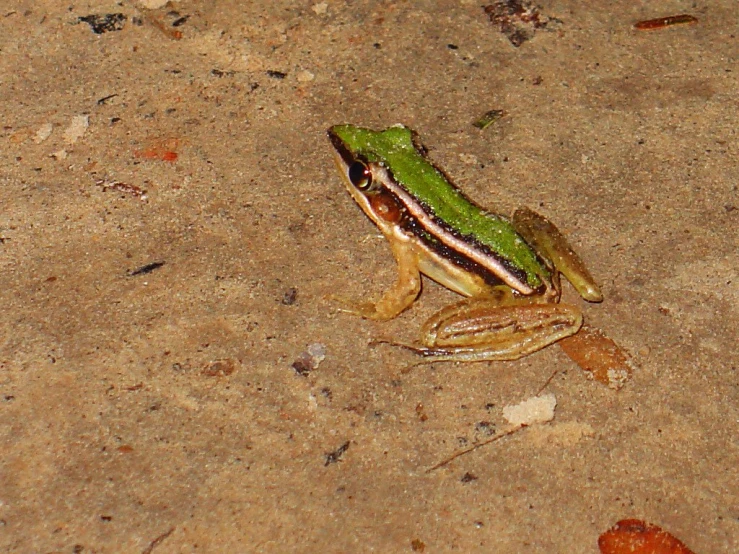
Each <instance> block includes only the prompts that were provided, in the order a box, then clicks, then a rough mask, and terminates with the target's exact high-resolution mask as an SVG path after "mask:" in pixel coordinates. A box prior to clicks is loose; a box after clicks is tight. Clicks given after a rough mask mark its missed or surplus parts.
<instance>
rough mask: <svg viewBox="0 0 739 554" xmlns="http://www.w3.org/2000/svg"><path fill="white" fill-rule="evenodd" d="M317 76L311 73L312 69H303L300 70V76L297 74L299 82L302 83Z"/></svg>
mask: <svg viewBox="0 0 739 554" xmlns="http://www.w3.org/2000/svg"><path fill="white" fill-rule="evenodd" d="M315 78H316V76H315V75H313V73H311V72H310V71H306V70H305V69H304V70H303V71H300V72H298V76H297V79H298V82H300V83H308V82H310V81H312V80H313V79H315Z"/></svg>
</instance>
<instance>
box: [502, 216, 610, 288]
mask: <svg viewBox="0 0 739 554" xmlns="http://www.w3.org/2000/svg"><path fill="white" fill-rule="evenodd" d="M512 223H513V226H514V227H515V228H516V231H518V232H519V233H520V234H521V236H523V238H525V239H526V241H527V242H529V243H530V244H531V245H532V246H534V248H535V249H536V250H537V251H538V252H539V253H540V254H541V255H542V256H544V257H546V258H548V259H550V260H552V263H553V264H554V267H556V268H557V270H558V271H560V272H561V273H562V274H563V275H564V276H565V277H567V280H568V281H569V282H570V283H572V286H573V287H575V290H576V291H577V292H578V293H579V294H580V296H582V297H583V298H584V299H585V300H588V301H590V302H600V301H601V300H603V295H602V294H601V292H600V289H599V288H598V285H597V284H596V283H595V280H594V279H593V277H592V276H591V275H590V272H589V271H588V269H587V268H586V267H585V264H584V263H583V261H582V260H581V259H580V257H579V256H578V255H577V254H576V253H575V251H574V250H573V249H572V247H571V246H570V243H569V242H567V239H566V238H565V236H564V235H563V234H562V233H561V232H560V231H559V229H557V227H555V226H554V224H553V223H552V222H551V221H549V220H548V219H547V218H545V217H544V216H542V215H540V214H538V213H536V212H535V211H533V210H530V209H529V208H526V207H522V208H519V209H517V210H516V211H515V213H514V214H513V218H512Z"/></svg>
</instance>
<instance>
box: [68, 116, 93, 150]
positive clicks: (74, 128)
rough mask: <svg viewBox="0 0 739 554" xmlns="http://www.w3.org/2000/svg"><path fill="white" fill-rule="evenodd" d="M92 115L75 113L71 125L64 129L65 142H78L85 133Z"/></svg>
mask: <svg viewBox="0 0 739 554" xmlns="http://www.w3.org/2000/svg"><path fill="white" fill-rule="evenodd" d="M89 120H90V116H87V115H75V116H74V117H73V118H72V122H71V123H70V124H69V127H67V128H66V129H64V142H66V143H67V144H74V143H75V142H77V141H78V140H79V139H80V138H81V137H82V135H84V134H85V131H86V130H87V126H88V125H89Z"/></svg>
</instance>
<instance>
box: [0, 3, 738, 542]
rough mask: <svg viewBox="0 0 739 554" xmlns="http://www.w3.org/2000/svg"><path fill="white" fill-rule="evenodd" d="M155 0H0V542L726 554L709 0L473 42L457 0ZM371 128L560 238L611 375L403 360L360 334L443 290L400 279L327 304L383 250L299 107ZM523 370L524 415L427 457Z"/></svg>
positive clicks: (717, 21) (718, 163)
mask: <svg viewBox="0 0 739 554" xmlns="http://www.w3.org/2000/svg"><path fill="white" fill-rule="evenodd" d="M159 4H162V2H157V1H156V0H149V1H146V2H141V3H136V2H133V1H131V0H124V1H122V2H114V1H83V2H76V3H61V2H55V1H51V0H35V1H30V0H17V1H16V0H11V1H6V2H4V3H3V6H2V8H0V53H1V55H0V91H2V99H3V101H2V103H1V104H0V116H1V118H2V125H3V129H2V136H1V137H0V156H1V158H0V159H1V161H2V165H0V268H1V273H0V274H1V275H2V281H1V282H2V286H1V287H0V302H1V305H2V314H3V316H2V322H1V327H0V441H1V442H0V444H2V454H0V549H2V551H4V552H21V553H31V552H38V553H49V552H63V553H72V552H75V553H80V552H82V553H88V552H90V553H93V552H94V553H110V552H142V553H151V552H154V553H155V554H160V553H163V552H305V553H309V552H310V553H313V552H337V553H338V552H427V553H428V552H496V553H522V552H526V553H547V554H551V553H593V554H595V553H597V552H598V547H597V538H598V536H599V535H600V534H601V533H603V532H604V531H606V530H607V529H608V528H610V527H611V526H612V525H614V524H615V522H616V521H618V520H621V519H624V518H639V519H643V520H645V521H648V522H651V523H654V524H657V525H659V526H661V527H663V528H664V529H665V530H667V531H669V532H671V533H673V534H674V535H675V536H677V537H678V538H679V539H681V540H682V541H683V542H684V543H685V544H686V545H688V546H689V547H690V548H691V549H692V550H693V551H694V552H696V554H708V553H712V554H717V553H718V554H721V553H725V554H728V553H732V552H736V551H737V550H738V548H737V547H738V545H739V519H738V518H739V501H738V496H739V495H738V492H739V485H738V484H737V483H738V482H739V480H738V473H739V471H738V470H737V468H738V467H739V464H738V463H737V460H738V459H739V458H738V457H739V447H738V445H737V438H736V437H737V420H739V413H738V411H737V405H738V402H737V400H738V398H737V396H738V395H737V363H738V362H737V355H736V343H737V327H738V326H739V316H738V314H737V306H738V305H739V294H738V291H739V287H738V285H737V283H738V282H739V280H738V276H737V274H738V273H739V270H738V267H739V264H737V250H738V247H739V233H738V232H737V229H739V221H738V219H737V218H738V217H739V211H738V210H737V206H739V198H738V194H737V183H738V182H739V169H738V166H737V155H738V154H739V148H738V147H737V127H738V123H739V121H738V117H737V105H738V102H739V79H738V76H739V64H738V63H737V58H738V57H739V48H738V44H739V43H738V42H737V29H738V28H739V24H738V23H739V17H738V16H737V10H736V3H735V1H734V0H717V1H715V2H703V3H693V2H687V1H681V0H667V1H665V2H659V3H654V2H633V1H631V0H629V1H626V0H611V1H599V2H578V1H575V0H554V1H548V0H544V1H540V2H539V5H540V11H539V12H538V13H539V16H538V18H536V17H535V16H533V15H532V14H531V13H528V12H527V13H524V14H519V16H518V17H517V16H516V15H515V14H514V15H513V16H512V21H511V23H510V25H512V27H507V26H506V24H505V22H504V24H503V26H502V31H501V26H500V25H497V24H494V23H493V22H491V20H490V18H489V15H488V14H487V13H486V12H485V11H484V10H483V8H482V7H481V4H482V3H481V2H475V1H472V0H460V1H448V0H447V1H443V0H442V1H436V2H431V1H419V2H371V1H367V0H359V1H354V2H342V1H325V2H315V3H311V2H289V1H276V2H269V3H267V2H239V1H235V0H223V1H219V2H203V1H195V0H193V1H183V2H171V3H169V4H168V5H165V6H161V7H157V5H159ZM146 6H149V7H150V8H154V9H147V7H146ZM682 13H688V14H691V15H693V16H694V17H696V18H697V20H698V21H697V23H695V24H692V25H690V24H684V25H677V26H674V27H669V28H663V29H656V30H646V31H640V30H636V29H634V27H633V24H634V23H635V22H637V21H639V20H645V19H650V18H653V17H659V16H665V15H675V14H682ZM117 14H121V15H117ZM527 14H528V16H529V17H528V19H532V18H534V21H530V22H529V23H525V22H524V21H523V19H526V18H527ZM90 16H98V17H90ZM80 18H84V19H82V20H80ZM537 22H538V28H537V25H536V23H537ZM511 39H513V40H511ZM514 42H517V43H518V46H516V45H514ZM493 109H500V110H504V112H505V114H506V115H505V116H504V117H503V118H502V119H500V120H499V121H497V122H495V123H494V124H492V125H491V126H490V127H489V128H488V129H486V130H484V131H481V130H479V129H477V128H475V127H473V126H472V123H473V122H474V121H475V120H477V119H478V118H479V117H480V116H481V115H482V114H484V113H485V112H487V111H489V110H493ZM398 122H402V123H405V124H406V125H409V126H410V127H412V128H413V129H415V130H416V131H417V132H418V133H419V135H420V136H421V138H422V139H423V141H424V143H425V145H426V146H427V147H428V149H429V156H430V157H431V159H432V160H433V161H434V162H436V163H437V164H438V165H440V166H441V167H443V168H444V169H445V170H446V172H447V173H448V174H449V175H451V176H453V177H454V179H455V181H456V183H457V184H458V185H459V186H460V187H461V188H462V189H463V190H464V191H465V192H467V193H468V194H469V195H470V196H471V197H472V198H474V199H475V200H476V201H477V202H479V203H480V204H482V205H484V206H486V207H489V208H491V209H497V210H499V211H500V212H502V213H510V212H511V211H512V210H513V209H514V208H515V207H516V206H518V205H524V204H525V205H528V206H530V207H532V208H535V209H536V210H537V211H540V212H541V213H543V214H545V215H547V216H548V217H550V218H551V219H552V220H553V221H554V222H556V223H557V224H558V225H559V227H560V228H561V229H562V230H563V231H564V232H565V233H566V234H567V235H568V236H569V237H570V239H571V241H572V243H573V244H574V245H575V246H576V247H577V249H578V251H579V252H580V253H581V255H582V257H583V258H584V260H585V261H586V262H587V264H588V266H589V267H590V269H591V270H592V273H593V274H594V275H595V277H596V279H597V280H598V281H599V282H600V283H601V284H602V288H603V291H604V294H605V301H604V302H603V303H602V304H598V305H585V303H583V302H581V301H580V300H578V299H577V298H576V296H575V294H574V293H573V291H572V289H571V288H569V287H566V290H565V298H566V299H567V300H568V301H570V302H574V303H577V304H579V305H582V306H583V309H584V310H585V314H586V319H587V320H588V322H589V323H590V324H591V325H593V326H595V327H599V328H601V329H604V330H605V331H606V332H607V333H608V335H609V336H611V337H612V338H614V339H615V340H616V341H617V342H618V343H619V344H620V345H621V346H622V347H623V348H625V349H626V350H627V351H629V352H630V353H631V355H632V357H633V361H634V364H635V368H636V369H635V371H634V374H633V377H632V378H631V380H630V381H629V382H628V383H626V385H625V386H624V387H623V388H622V389H621V390H619V391H614V390H612V389H609V388H608V387H605V386H603V385H602V384H600V383H598V382H596V381H593V380H589V379H588V378H587V374H586V373H585V372H583V371H581V370H580V369H579V368H578V367H577V366H576V365H575V364H574V363H573V362H572V361H570V359H569V358H568V357H567V356H565V355H564V354H563V353H562V351H561V350H560V349H559V347H551V348H547V349H545V350H543V351H541V352H538V353H536V354H534V355H531V356H529V357H526V358H524V359H522V360H519V361H516V362H498V363H473V364H456V363H435V364H430V365H422V366H418V367H414V368H412V369H411V370H410V371H406V369H408V367H409V366H411V365H412V364H413V363H414V362H415V361H416V359H415V358H414V357H413V356H412V354H410V353H408V352H404V351H400V350H398V349H396V348H392V347H390V346H382V345H379V346H372V345H371V344H370V342H371V341H372V339H377V338H395V339H398V340H405V341H412V340H413V339H414V338H415V336H416V332H417V331H416V330H417V328H418V327H419V326H420V325H421V323H422V322H423V321H424V320H425V319H426V318H427V317H429V315H430V314H431V313H433V312H434V311H435V310H437V309H439V308H440V307H442V306H443V305H445V304H448V303H450V302H452V301H455V300H456V299H457V297H456V296H455V295H454V294H453V293H451V292H449V291H447V290H445V289H443V288H441V287H439V286H438V285H435V284H433V283H430V282H426V283H425V285H424V286H425V290H424V293H423V294H422V296H421V298H420V300H419V301H418V302H417V303H416V304H415V305H414V306H413V307H412V308H411V309H410V310H409V311H408V312H406V313H404V314H403V315H401V316H400V317H399V318H397V319H396V320H393V321H390V322H385V323H379V322H370V321H365V320H362V319H360V318H357V317H354V316H351V315H348V314H343V313H340V312H337V310H336V304H335V303H334V302H332V301H331V300H330V299H329V298H328V296H329V295H331V294H339V295H344V296H350V297H358V296H369V297H375V296H379V295H380V294H381V292H382V291H383V290H384V289H385V288H386V287H387V286H389V285H390V284H391V283H392V282H393V280H394V278H395V271H396V268H395V264H394V262H393V260H392V257H391V255H390V251H389V248H388V245H387V243H386V241H385V240H384V239H382V238H381V237H379V236H378V231H377V230H376V229H375V228H374V227H373V225H372V224H371V223H370V222H369V221H368V220H367V219H366V218H365V217H364V216H363V215H362V213H361V212H360V210H359V209H358V208H357V207H356V206H355V205H354V203H353V202H352V200H351V198H350V197H349V195H348V194H347V193H346V192H345V190H344V188H343V185H342V183H341V181H340V177H339V175H338V173H337V171H336V168H335V167H334V164H333V161H332V155H331V147H330V145H329V143H328V141H327V140H326V136H325V130H326V129H327V128H328V127H329V126H330V125H332V124H336V123H354V124H357V125H364V126H369V127H373V128H377V129H380V128H383V127H387V126H389V125H391V124H394V123H398ZM162 264H163V265H162ZM552 375H553V378H552V379H551V381H549V382H547V381H548V380H549V379H550V377H552ZM542 389H543V390H544V392H545V393H547V394H553V395H554V396H555V397H556V401H557V405H556V409H555V417H554V419H553V420H552V421H551V422H549V423H545V424H540V425H534V426H531V427H528V428H526V429H522V430H520V431H519V432H516V433H513V434H511V435H509V436H506V437H504V438H501V439H500V440H497V441H494V442H491V443H490V444H487V445H485V446H483V447H481V448H478V449H476V450H474V451H472V452H470V453H468V454H465V455H462V456H459V457H457V458H455V459H453V460H452V461H450V462H449V463H448V464H446V465H443V466H442V467H439V468H438V469H430V468H433V467H434V466H436V465H437V464H439V463H440V462H442V461H444V460H447V459H449V458H450V457H451V456H453V455H454V454H455V453H458V452H459V451H461V450H463V449H465V448H469V447H471V446H474V445H476V444H480V443H482V442H483V441H486V440H489V439H490V438H491V437H495V436H496V433H501V432H504V431H505V430H506V429H507V425H508V423H507V421H506V420H505V419H504V417H503V412H502V409H503V407H504V406H507V405H514V404H518V403H520V402H521V401H523V400H526V399H528V398H530V397H533V396H535V395H537V393H539V392H540V391H541V390H542Z"/></svg>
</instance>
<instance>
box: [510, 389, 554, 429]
mask: <svg viewBox="0 0 739 554" xmlns="http://www.w3.org/2000/svg"><path fill="white" fill-rule="evenodd" d="M556 405H557V398H556V397H555V396H554V395H553V394H551V393H550V394H544V395H542V396H533V397H531V398H529V399H527V400H524V401H523V402H521V403H519V404H516V405H515V406H506V407H505V408H503V417H504V418H506V419H507V420H508V421H509V422H510V423H512V424H514V425H533V424H534V423H546V422H547V421H551V420H552V419H554V408H555V406H556Z"/></svg>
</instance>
